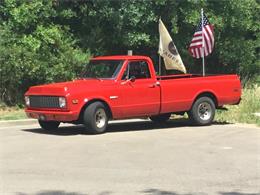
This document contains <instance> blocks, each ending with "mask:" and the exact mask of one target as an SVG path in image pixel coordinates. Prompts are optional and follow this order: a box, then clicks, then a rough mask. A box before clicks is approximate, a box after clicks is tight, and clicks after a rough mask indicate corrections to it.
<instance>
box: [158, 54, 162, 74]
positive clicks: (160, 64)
mask: <svg viewBox="0 0 260 195" xmlns="http://www.w3.org/2000/svg"><path fill="white" fill-rule="evenodd" d="M161 71H162V62H161V55H160V54H159V76H161V74H162V73H161Z"/></svg>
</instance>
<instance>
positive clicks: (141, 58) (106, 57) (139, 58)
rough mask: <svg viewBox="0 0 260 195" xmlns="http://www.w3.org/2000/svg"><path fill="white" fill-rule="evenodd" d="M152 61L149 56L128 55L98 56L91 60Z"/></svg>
mask: <svg viewBox="0 0 260 195" xmlns="http://www.w3.org/2000/svg"><path fill="white" fill-rule="evenodd" d="M144 59H146V60H150V58H149V57H148V56H138V55H133V56H128V55H117V56H97V57H94V58H92V59H91V60H144Z"/></svg>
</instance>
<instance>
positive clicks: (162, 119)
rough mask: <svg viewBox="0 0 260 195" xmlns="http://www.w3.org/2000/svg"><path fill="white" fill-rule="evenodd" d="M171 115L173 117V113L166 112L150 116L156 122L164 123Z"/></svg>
mask: <svg viewBox="0 0 260 195" xmlns="http://www.w3.org/2000/svg"><path fill="white" fill-rule="evenodd" d="M170 117H171V113H166V114H160V115H156V116H150V117H149V118H150V119H151V120H152V121H153V122H155V123H162V122H165V121H168V120H169V118H170Z"/></svg>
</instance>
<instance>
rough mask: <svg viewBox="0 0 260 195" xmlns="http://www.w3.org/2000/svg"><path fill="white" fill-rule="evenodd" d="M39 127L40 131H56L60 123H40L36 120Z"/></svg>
mask: <svg viewBox="0 0 260 195" xmlns="http://www.w3.org/2000/svg"><path fill="white" fill-rule="evenodd" d="M38 122H39V125H40V126H41V128H42V129H44V130H56V129H58V127H59V125H60V122H58V121H42V120H38Z"/></svg>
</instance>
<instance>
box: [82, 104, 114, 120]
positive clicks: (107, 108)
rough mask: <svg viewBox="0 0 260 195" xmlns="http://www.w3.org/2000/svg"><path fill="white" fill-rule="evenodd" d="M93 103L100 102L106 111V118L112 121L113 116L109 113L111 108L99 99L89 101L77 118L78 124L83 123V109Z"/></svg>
mask: <svg viewBox="0 0 260 195" xmlns="http://www.w3.org/2000/svg"><path fill="white" fill-rule="evenodd" d="M94 102H101V103H103V104H104V105H105V107H106V110H107V111H108V118H109V119H112V118H113V115H112V111H111V108H110V106H109V105H108V104H107V103H106V102H105V101H104V100H100V99H93V100H90V101H88V102H87V103H86V104H85V105H84V106H83V107H82V108H81V110H80V114H79V118H78V121H79V123H82V122H83V115H84V111H85V109H86V108H87V107H88V106H89V105H90V104H92V103H94Z"/></svg>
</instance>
